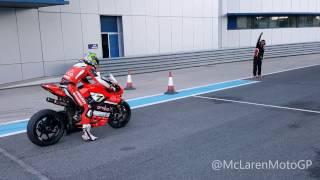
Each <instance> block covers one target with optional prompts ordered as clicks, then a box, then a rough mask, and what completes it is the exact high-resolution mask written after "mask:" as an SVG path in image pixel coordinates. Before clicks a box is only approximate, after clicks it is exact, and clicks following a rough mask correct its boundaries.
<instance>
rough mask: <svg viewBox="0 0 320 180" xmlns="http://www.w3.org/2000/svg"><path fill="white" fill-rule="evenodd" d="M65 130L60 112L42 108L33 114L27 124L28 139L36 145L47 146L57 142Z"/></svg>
mask: <svg viewBox="0 0 320 180" xmlns="http://www.w3.org/2000/svg"><path fill="white" fill-rule="evenodd" d="M64 131H65V127H64V123H63V119H62V116H61V114H60V115H59V114H58V113H57V112H56V111H53V110H50V109H44V110H41V111H39V112H37V113H36V114H34V115H33V116H32V117H31V118H30V120H29V122H28V126H27V135H28V138H29V140H30V141H31V142H32V143H34V144H35V145H38V146H49V145H53V144H55V143H57V142H58V141H59V140H60V139H61V138H62V136H63V134H64Z"/></svg>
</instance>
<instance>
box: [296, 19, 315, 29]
mask: <svg viewBox="0 0 320 180" xmlns="http://www.w3.org/2000/svg"><path fill="white" fill-rule="evenodd" d="M312 26H313V17H312V16H299V17H298V27H312Z"/></svg>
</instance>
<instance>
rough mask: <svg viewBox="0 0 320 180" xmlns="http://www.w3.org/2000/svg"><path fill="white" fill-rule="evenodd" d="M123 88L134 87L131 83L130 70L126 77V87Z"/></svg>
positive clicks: (129, 88) (131, 88)
mask: <svg viewBox="0 0 320 180" xmlns="http://www.w3.org/2000/svg"><path fill="white" fill-rule="evenodd" d="M124 89H125V90H134V89H136V88H134V87H133V83H132V77H131V72H130V71H129V72H128V77H127V84H126V87H125V88H124Z"/></svg>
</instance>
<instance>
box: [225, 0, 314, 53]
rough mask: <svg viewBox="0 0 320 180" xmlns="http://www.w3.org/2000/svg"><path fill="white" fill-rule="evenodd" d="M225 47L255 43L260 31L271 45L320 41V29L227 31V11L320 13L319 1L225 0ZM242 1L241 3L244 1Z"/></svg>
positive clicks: (252, 44)
mask: <svg viewBox="0 0 320 180" xmlns="http://www.w3.org/2000/svg"><path fill="white" fill-rule="evenodd" d="M222 2H223V4H222V7H223V8H222V9H223V10H222V15H223V18H222V27H221V28H222V30H221V31H222V47H241V46H242V47H243V46H254V45H255V43H256V41H257V38H258V36H259V34H260V32H264V35H263V38H264V39H266V41H267V44H269V45H272V44H285V43H299V42H310V41H320V35H319V32H320V28H315V27H312V28H278V29H254V30H250V29H249V30H227V17H226V16H225V15H226V14H227V13H248V12H249V13H250V12H254V13H256V12H258V13H259V12H313V13H314V12H320V1H318V0H254V1H253V0H225V1H222ZM240 2H241V3H240Z"/></svg>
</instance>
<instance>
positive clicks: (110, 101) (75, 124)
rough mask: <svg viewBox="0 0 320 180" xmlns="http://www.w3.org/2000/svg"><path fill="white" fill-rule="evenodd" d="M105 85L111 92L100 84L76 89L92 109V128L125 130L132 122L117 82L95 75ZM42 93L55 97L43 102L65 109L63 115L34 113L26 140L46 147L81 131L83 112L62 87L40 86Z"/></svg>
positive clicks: (110, 77)
mask: <svg viewBox="0 0 320 180" xmlns="http://www.w3.org/2000/svg"><path fill="white" fill-rule="evenodd" d="M97 78H100V79H101V80H103V81H105V82H107V83H108V84H109V85H110V86H111V87H112V88H113V89H114V91H111V90H110V88H107V87H105V86H104V85H102V84H89V83H84V84H82V85H80V86H79V91H80V93H81V94H82V95H83V96H84V98H85V99H86V100H87V102H88V103H89V104H90V105H91V112H90V113H91V114H92V116H91V118H90V119H91V126H92V127H101V126H105V125H107V124H109V125H110V126H111V127H112V128H115V129H118V128H122V127H125V126H126V125H127V124H128V122H129V121H130V118H131V109H130V106H129V104H128V103H127V102H126V101H124V100H123V99H122V95H123V92H124V90H123V88H122V87H121V86H120V85H119V84H118V82H117V80H116V79H115V78H114V77H113V76H112V74H109V78H105V77H103V76H101V74H100V73H98V77H97ZM41 86H42V88H43V89H45V90H47V91H49V92H50V93H51V94H53V95H55V96H56V98H51V97H47V98H46V101H47V102H49V103H53V104H55V105H59V106H62V107H64V110H62V111H54V110H51V109H44V110H40V111H39V112H37V113H35V114H34V115H33V116H32V117H31V118H30V120H29V122H28V125H27V135H28V138H29V140H30V141H31V142H32V143H34V144H36V145H38V146H49V145H53V144H55V143H57V142H58V141H59V140H60V139H61V138H62V137H63V135H64V134H65V133H66V134H69V133H71V132H74V131H79V130H81V129H82V125H81V124H80V120H81V113H82V111H83V110H82V108H81V107H79V106H78V105H77V104H76V103H75V101H74V100H73V97H72V96H71V95H70V94H69V93H68V91H67V89H66V87H65V86H63V85H56V84H43V85H41Z"/></svg>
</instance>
